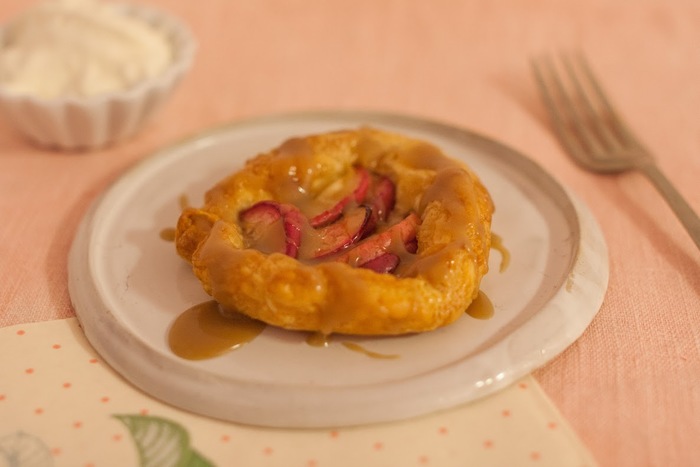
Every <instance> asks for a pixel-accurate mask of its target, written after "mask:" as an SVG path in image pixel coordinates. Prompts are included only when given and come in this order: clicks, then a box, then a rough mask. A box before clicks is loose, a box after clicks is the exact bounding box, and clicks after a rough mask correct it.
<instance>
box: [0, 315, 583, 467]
mask: <svg viewBox="0 0 700 467" xmlns="http://www.w3.org/2000/svg"><path fill="white" fill-rule="evenodd" d="M70 322H71V320H66V321H64V323H70ZM57 324H60V323H51V326H54V327H51V328H50V329H52V332H41V328H39V327H37V328H34V327H29V326H24V329H18V328H10V329H7V331H8V333H6V334H4V336H10V337H16V339H8V338H5V339H2V334H1V333H2V329H0V345H1V344H2V343H3V341H4V343H5V345H6V346H7V345H8V344H7V343H8V342H9V347H7V349H8V350H6V351H12V352H13V353H12V354H13V355H17V357H18V358H16V359H13V360H14V361H13V362H12V366H8V367H7V370H9V372H10V374H11V375H12V377H11V378H10V379H9V382H10V384H9V385H7V384H5V383H6V382H5V381H3V382H2V383H3V384H2V387H0V390H1V391H2V393H0V419H1V418H2V417H3V416H4V415H5V414H7V413H10V414H11V415H12V414H14V413H19V414H21V413H24V414H25V416H24V420H25V421H26V424H27V426H28V429H25V431H26V432H28V433H29V434H32V435H36V434H41V436H42V437H43V438H42V439H40V441H41V442H44V443H50V444H48V447H47V450H46V452H47V454H48V453H49V452H50V454H51V455H52V456H54V457H59V456H60V462H61V463H62V464H65V465H75V466H78V467H81V466H82V467H87V466H90V465H94V466H101V465H103V463H104V462H105V459H106V460H107V463H109V462H110V461H112V462H120V463H122V465H126V464H124V463H123V462H126V463H128V462H129V461H130V460H133V458H132V456H135V455H137V453H136V452H135V451H134V444H133V443H131V442H130V441H132V439H131V438H132V436H133V434H132V433H131V432H130V431H129V429H128V428H127V427H126V426H125V425H124V424H120V423H119V422H117V421H116V420H115V416H116V415H121V414H125V415H129V416H135V417H139V416H143V417H151V416H152V417H154V418H163V419H165V420H167V421H168V422H171V423H173V424H174V425H179V426H180V427H181V428H182V429H184V430H186V432H187V433H188V434H189V436H190V440H191V447H192V449H194V450H196V451H197V452H198V453H199V454H201V455H202V457H204V458H206V459H210V460H211V461H212V462H213V464H214V465H225V464H226V461H223V460H221V459H230V456H231V454H232V453H234V452H240V453H243V455H245V456H248V457H247V458H248V459H249V460H250V461H251V462H253V463H254V459H255V458H256V457H257V459H258V462H257V463H265V464H270V465H272V464H271V463H275V465H294V466H297V467H338V466H340V467H354V465H367V466H372V467H377V466H379V465H401V466H408V467H411V466H414V467H441V466H443V465H446V463H449V461H450V460H452V461H454V460H455V459H470V460H474V465H494V463H495V465H524V466H527V465H532V466H536V465H545V464H546V465H587V463H589V462H588V461H589V459H586V458H585V456H584V458H583V459H581V456H580V454H578V452H580V450H577V449H576V448H575V447H574V444H575V441H576V438H575V436H572V434H571V433H570V430H569V429H568V428H567V425H566V423H565V422H564V421H563V420H562V419H561V417H560V415H559V414H558V413H557V412H556V411H555V410H549V409H542V408H541V407H548V406H547V405H546V404H539V402H541V401H542V399H543V398H544V399H545V400H546V397H545V396H543V395H542V393H541V391H540V389H539V387H538V385H537V383H536V381H535V380H534V379H532V378H530V377H528V378H525V379H523V380H522V381H518V382H516V383H515V384H513V385H512V386H510V387H508V388H505V389H504V390H503V391H502V392H499V393H496V394H494V395H493V396H490V397H488V398H485V399H484V400H483V402H479V403H477V404H469V405H466V406H462V407H457V408H455V409H454V410H448V411H444V412H441V413H437V414H433V415H426V416H425V417H421V418H418V419H410V420H406V421H403V422H400V423H398V424H397V425H389V426H382V425H379V426H368V427H356V428H352V429H345V428H342V429H340V428H335V429H327V430H309V431H306V432H294V434H293V437H292V438H290V437H289V433H288V432H287V430H260V429H254V428H247V427H239V426H237V425H233V426H232V425H230V424H225V423H224V424H222V423H221V422H220V421H217V420H213V419H207V418H204V417H193V416H192V415H191V414H189V413H186V412H182V411H179V410H177V409H175V408H173V407H170V406H167V405H163V404H161V403H160V402H159V401H157V400H155V399H151V398H149V397H147V396H145V395H144V394H142V393H140V392H138V391H134V389H133V388H132V387H131V386H128V385H125V384H124V383H123V382H122V380H121V379H119V378H117V377H115V376H114V373H113V372H112V371H111V370H110V369H109V366H108V365H106V364H104V363H105V362H104V361H103V360H102V359H101V358H99V357H98V356H97V355H96V354H94V353H92V352H91V350H90V347H89V344H88V343H87V341H85V342H81V341H80V336H81V335H82V334H80V332H79V331H78V332H76V329H77V327H76V325H74V324H72V325H71V324H63V325H62V326H64V327H65V329H64V331H67V332H66V334H65V335H63V334H61V333H60V332H55V330H56V329H57V328H56V327H55V326H56V325H57ZM44 325H47V326H48V325H49V323H42V326H44ZM68 326H72V327H71V328H69V327H68ZM58 330H59V331H61V329H58ZM20 337H21V339H20ZM35 341H36V342H35ZM86 367H87V368H86ZM7 370H6V371H7ZM533 402H535V403H534V404H533ZM8 407H9V408H10V412H8V411H7V410H8V409H7V408H8ZM475 423H478V426H479V431H477V432H476V433H477V434H478V433H481V435H480V436H478V435H477V437H476V438H474V433H475V432H474V427H475V426H477V425H475ZM49 425H55V426H56V427H57V428H56V429H55V430H53V429H52V430H53V431H55V433H52V434H51V436H48V435H46V434H44V433H46V429H44V427H46V426H49ZM61 427H62V429H61ZM397 427H398V428H397ZM516 436H517V438H518V443H515V444H514V443H512V440H513V439H514V437H516ZM207 438H208V439H207ZM407 439H411V440H413V439H415V440H416V442H409V443H406V442H405V440H407ZM572 440H573V442H572ZM207 441H208V442H207ZM567 443H569V444H570V445H571V449H566V452H567V453H568V454H566V455H567V456H569V460H570V458H571V457H577V458H578V460H579V462H560V461H561V459H562V455H561V454H560V453H561V452H562V451H564V450H563V449H559V448H558V447H561V446H564V447H567V448H568V447H569V446H568V445H567ZM550 446H552V447H557V449H553V448H552V449H550ZM85 447H88V449H84V448H85ZM550 451H551V452H550ZM343 452H353V461H357V462H355V463H354V464H352V463H351V461H350V459H347V460H344V459H340V458H339V457H338V454H339V453H343ZM572 453H575V454H572ZM118 456H128V457H118ZM117 459H118V460H117ZM122 461H123V462H122ZM479 461H483V462H479ZM55 462H58V459H57V460H56V461H55Z"/></svg>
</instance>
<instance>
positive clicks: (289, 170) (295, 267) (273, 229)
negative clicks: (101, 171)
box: [175, 128, 494, 335]
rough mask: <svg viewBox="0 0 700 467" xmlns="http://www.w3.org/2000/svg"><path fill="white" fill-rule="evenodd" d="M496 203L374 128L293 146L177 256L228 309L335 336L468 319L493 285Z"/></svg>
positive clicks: (224, 189)
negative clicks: (489, 279)
mask: <svg viewBox="0 0 700 467" xmlns="http://www.w3.org/2000/svg"><path fill="white" fill-rule="evenodd" d="M493 209H494V206H493V203H492V201H491V198H490V196H489V194H488V191H487V190H486V188H485V187H484V186H483V185H482V183H481V182H480V180H479V179H478V177H477V176H476V175H475V174H474V173H473V172H472V171H471V170H470V168H469V167H467V166H466V165H465V164H464V163H462V162H460V161H458V160H455V159H452V158H450V157H448V156H446V155H445V154H443V153H442V151H440V149H438V148H437V147H435V146H433V145H431V144H430V143H428V142H425V141H421V140H417V139H414V138H410V137H407V136H403V135H399V134H395V133H389V132H386V131H382V130H378V129H373V128H360V129H352V130H343V131H336V132H331V133H324V134H316V135H310V136H303V137H297V138H291V139H289V140H287V141H285V142H283V143H282V144H281V145H280V146H278V147H277V148H275V149H272V150H271V151H269V152H266V153H263V154H260V155H258V156H256V157H254V158H252V159H250V160H249V161H247V162H246V164H245V166H244V167H243V168H242V169H241V170H240V171H238V172H236V173H234V174H232V175H230V176H228V177H227V178H225V179H223V180H222V181H220V182H219V183H218V184H216V185H215V186H214V187H212V188H211V189H210V190H209V191H208V192H207V193H206V195H205V200H204V205H203V206H202V207H201V208H185V209H184V210H183V212H182V213H181V215H180V218H179V220H178V224H177V228H176V238H175V243H176V247H177V251H178V253H179V254H180V256H182V257H183V258H184V259H185V260H187V261H188V262H189V263H191V265H192V268H193V271H194V274H195V275H196V276H197V278H198V279H199V280H200V282H201V283H202V286H203V288H204V290H205V291H206V292H207V293H208V294H209V295H211V296H212V297H213V298H214V300H216V301H217V302H219V303H220V304H221V306H222V307H223V308H224V309H231V310H236V311H238V312H240V313H243V314H245V315H248V316H250V317H252V318H254V319H258V320H260V321H263V322H265V323H267V324H270V325H273V326H279V327H282V328H286V329H292V330H304V331H316V332H321V333H323V334H332V333H342V334H357V335H397V334H406V333H415V332H423V331H429V330H433V329H435V328H438V327H441V326H445V325H447V324H450V323H452V322H454V321H455V320H456V319H457V318H459V317H460V316H462V315H463V314H464V312H465V310H466V309H467V307H468V306H469V304H470V303H471V302H472V301H473V300H474V299H475V298H476V297H477V295H478V292H479V285H480V282H481V279H482V278H483V276H484V275H485V274H486V273H487V271H488V255H489V250H490V245H491V230H490V226H491V217H492V214H493Z"/></svg>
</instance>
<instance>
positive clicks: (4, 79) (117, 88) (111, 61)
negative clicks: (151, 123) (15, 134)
mask: <svg viewBox="0 0 700 467" xmlns="http://www.w3.org/2000/svg"><path fill="white" fill-rule="evenodd" d="M194 48H195V47H194V41H193V40H192V37H191V36H190V34H189V32H188V31H187V30H186V28H185V27H184V26H183V25H182V24H181V23H180V22H179V21H177V20H176V19H174V18H172V17H170V16H168V15H166V14H164V13H162V12H158V11H155V10H152V9H147V8H144V7H141V6H131V5H122V4H114V3H106V2H98V1H95V0H59V1H51V2H45V3H40V4H37V5H36V6H35V7H34V8H32V9H30V10H28V11H26V12H25V13H24V14H22V15H20V16H19V17H18V18H16V19H15V20H14V21H12V22H10V23H9V24H8V25H6V26H5V27H4V28H3V30H2V35H1V36H0V104H1V106H2V110H3V111H4V113H5V114H6V115H7V116H8V117H9V121H11V122H13V123H14V124H15V125H16V126H17V127H18V128H19V129H20V130H21V131H23V132H24V133H25V134H26V135H27V136H28V137H29V138H31V139H32V140H34V141H35V142H37V143H39V144H41V145H45V146H53V147H59V148H67V149H78V148H83V149H89V148H96V147H101V146H105V145H108V144H112V143H115V142H118V141H122V140H124V139H126V138H128V137H130V136H132V135H133V134H135V133H136V132H137V131H138V130H139V129H140V128H142V126H143V124H144V123H145V122H147V121H148V120H149V118H150V117H151V116H152V115H153V113H154V111H155V110H157V109H158V108H159V107H160V104H162V102H163V101H164V100H165V98H167V97H168V96H169V95H170V92H171V91H172V90H173V88H174V87H175V85H176V84H177V83H178V82H179V80H180V79H181V78H182V76H183V75H184V73H185V72H186V71H187V70H188V69H189V67H190V65H191V63H192V59H193V55H194Z"/></svg>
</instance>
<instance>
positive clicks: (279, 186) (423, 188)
mask: <svg viewBox="0 0 700 467" xmlns="http://www.w3.org/2000/svg"><path fill="white" fill-rule="evenodd" d="M362 144H363V142H362V141H360V142H359V143H358V145H362ZM370 146H371V145H370ZM310 153H311V148H310V147H309V145H308V143H306V142H305V141H303V140H300V139H291V140H289V141H287V142H286V143H284V144H283V145H282V146H281V147H280V149H279V151H278V153H277V154H276V156H278V157H273V158H271V159H270V160H269V162H270V164H271V168H270V180H267V181H266V182H265V189H268V190H271V191H272V192H273V193H274V194H275V196H276V199H282V200H284V202H288V203H291V204H295V205H297V206H299V207H300V209H302V211H304V210H306V209H308V206H311V205H312V204H313V202H314V201H313V199H310V198H313V196H312V194H313V193H316V194H318V193H321V192H322V190H323V189H324V188H326V187H314V186H313V183H314V182H315V178H318V179H319V180H320V179H324V177H323V176H319V177H317V175H323V173H324V171H326V170H329V169H327V168H324V167H323V165H322V164H320V163H319V161H320V159H318V158H316V157H309V154H310ZM358 157H359V159H358V160H359V161H360V162H361V163H363V165H365V166H367V167H369V168H372V167H375V168H377V169H380V168H381V170H382V171H383V172H384V173H392V172H395V170H394V169H392V168H391V167H392V164H396V165H398V166H401V167H402V170H404V172H405V176H404V178H402V179H401V180H400V181H399V182H400V184H399V185H398V186H397V204H396V206H397V214H400V215H402V216H405V215H406V214H408V212H409V211H410V210H415V211H416V212H417V213H418V214H419V215H421V216H422V217H423V216H431V222H432V224H433V226H434V227H435V228H434V229H433V230H431V232H430V233H428V234H427V235H430V236H431V237H430V238H429V239H428V240H425V241H421V240H420V237H419V242H422V243H421V245H422V246H421V250H420V253H419V254H407V253H406V252H404V251H399V253H400V255H399V256H400V257H401V264H400V265H399V269H397V271H396V276H398V277H402V278H403V277H407V278H413V277H420V278H421V279H423V280H426V281H428V282H429V283H431V284H445V283H449V282H450V281H452V280H458V273H459V271H457V269H456V268H453V267H451V264H452V263H453V262H454V257H455V254H456V253H457V252H459V251H467V252H469V256H470V260H471V261H474V262H479V263H483V262H485V256H486V254H487V253H488V252H487V251H484V245H485V242H484V239H485V238H486V232H485V226H484V223H483V222H482V216H483V212H482V211H481V207H482V206H483V203H480V202H478V200H479V199H480V195H481V194H482V191H481V190H482V189H481V188H480V187H479V186H477V184H476V182H474V176H473V175H472V174H471V172H470V171H469V170H468V169H467V168H465V166H464V165H463V164H462V163H461V162H458V161H456V160H452V159H450V158H448V157H447V156H445V155H443V154H442V152H441V151H440V150H438V149H437V148H436V147H434V146H432V145H429V144H419V145H416V146H415V147H412V148H410V149H409V150H403V149H402V148H397V150H396V152H395V153H393V152H392V153H391V155H387V156H386V157H385V158H384V159H383V160H377V161H372V160H368V159H367V157H369V156H366V155H363V154H360V155H359V156H358ZM379 164H382V165H381V167H380V166H379ZM334 190H335V187H332V188H331V191H334ZM305 203H306V204H305ZM309 203H311V204H309ZM405 209H408V211H407V210H405ZM220 222H221V221H218V222H216V223H215V224H214V225H213V226H212V228H211V232H210V234H209V235H208V236H207V238H206V240H205V241H204V242H203V243H202V244H200V246H199V248H198V250H197V257H198V267H200V268H202V269H206V270H207V272H208V282H209V286H210V288H211V294H212V296H213V297H214V298H215V299H216V298H223V299H225V297H226V296H227V294H228V291H227V287H229V282H230V280H231V277H235V274H234V273H233V271H240V270H242V269H246V268H250V267H251V265H254V264H258V263H259V259H258V255H260V254H261V252H260V251H256V250H253V249H236V248H231V246H230V241H231V240H230V239H231V236H230V234H229V233H228V232H227V230H226V228H225V226H224V225H220ZM305 230H306V229H305ZM307 240H308V239H307V238H304V240H303V241H302V248H306V246H303V245H305V244H306V245H309V244H311V245H313V243H312V242H311V241H307ZM396 243H397V244H399V243H400V242H396ZM311 245H309V246H311ZM300 255H301V252H300ZM329 260H330V259H329ZM300 262H301V263H302V264H301V267H300V268H299V269H298V270H297V274H303V276H304V286H305V290H306V291H308V293H309V294H311V295H312V296H314V297H315V296H318V297H321V296H323V295H324V294H325V291H327V290H329V289H330V290H333V291H334V296H333V304H332V306H330V307H326V308H324V310H323V315H322V316H321V321H322V322H321V325H320V328H321V330H322V331H323V332H327V333H330V332H332V331H333V330H334V329H335V324H336V323H337V322H338V321H340V318H342V319H343V320H345V321H347V320H348V319H352V317H353V316H355V315H357V310H366V309H367V308H368V307H372V306H374V303H373V302H371V300H369V298H368V299H367V300H365V299H364V297H365V296H366V291H365V288H366V283H365V281H363V280H361V279H360V278H358V279H357V280H353V279H352V278H351V275H348V274H347V264H341V263H333V262H332V261H325V262H322V263H319V262H318V260H315V261H314V260H306V259H304V260H300ZM308 266H313V267H308ZM279 277H280V281H281V280H282V278H283V276H282V275H280V276H279ZM279 288H280V289H281V288H282V287H279ZM267 290H272V288H271V287H269V288H268V289H267ZM260 293H262V294H267V292H266V291H265V290H261V291H260ZM266 298H267V300H268V303H269V306H270V308H272V309H274V308H275V307H276V306H280V307H283V306H286V304H285V301H286V300H288V299H289V297H287V296H285V297H284V299H282V298H278V297H277V296H276V295H275V294H274V293H269V294H267V297H266ZM309 300H312V299H309ZM278 302H279V303H278Z"/></svg>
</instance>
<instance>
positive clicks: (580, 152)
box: [531, 58, 589, 165]
mask: <svg viewBox="0 0 700 467" xmlns="http://www.w3.org/2000/svg"><path fill="white" fill-rule="evenodd" d="M539 62H540V64H538V60H534V59H533V60H531V66H532V70H533V73H534V75H535V81H536V82H537V87H538V88H539V90H540V94H542V98H543V101H544V104H545V107H547V111H548V112H549V114H550V116H551V118H552V122H553V124H554V130H555V132H556V134H557V136H558V137H559V140H560V141H561V143H562V144H563V145H564V147H565V148H566V149H567V151H568V152H569V154H570V155H571V156H572V157H573V158H574V160H576V161H577V162H578V163H579V164H582V165H586V164H587V161H588V159H589V158H588V156H587V153H586V148H585V147H583V146H582V144H581V141H579V140H578V139H577V138H576V137H575V136H574V135H573V134H572V133H571V132H570V131H569V128H568V125H567V120H568V119H567V118H565V116H564V115H563V113H562V112H560V110H559V107H560V106H559V105H558V104H557V101H558V100H560V101H562V102H563V104H564V106H565V107H567V109H568V110H567V112H570V111H571V110H572V109H573V106H572V103H571V101H570V100H569V99H568V97H567V94H566V92H565V91H564V85H563V84H562V82H561V80H560V79H559V78H558V76H557V74H556V72H555V71H554V66H553V65H552V62H551V59H549V58H543V59H540V60H539ZM545 68H546V71H544V69H545ZM545 73H546V74H547V77H545ZM548 82H551V83H552V86H551V87H554V88H555V90H556V91H550V85H548V84H547V83H548ZM555 92H556V97H555V95H554V93H555ZM578 126H580V125H578Z"/></svg>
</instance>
